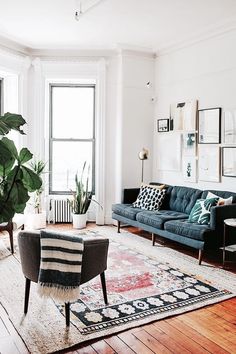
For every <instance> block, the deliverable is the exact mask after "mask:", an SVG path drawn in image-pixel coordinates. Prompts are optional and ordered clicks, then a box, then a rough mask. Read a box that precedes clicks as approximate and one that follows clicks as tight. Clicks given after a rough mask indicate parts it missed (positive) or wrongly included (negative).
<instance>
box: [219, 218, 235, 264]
mask: <svg viewBox="0 0 236 354" xmlns="http://www.w3.org/2000/svg"><path fill="white" fill-rule="evenodd" d="M229 227H236V219H225V220H224V238H223V247H221V249H222V250H223V268H224V266H225V252H226V251H228V252H236V243H235V244H231V245H228V246H226V241H227V229H228V228H229ZM235 242H236V239H235Z"/></svg>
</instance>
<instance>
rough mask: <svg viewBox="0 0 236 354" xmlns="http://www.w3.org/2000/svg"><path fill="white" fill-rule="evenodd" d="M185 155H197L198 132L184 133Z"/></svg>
mask: <svg viewBox="0 0 236 354" xmlns="http://www.w3.org/2000/svg"><path fill="white" fill-rule="evenodd" d="M182 136H183V155H184V156H195V155H196V134H195V133H183V135H182Z"/></svg>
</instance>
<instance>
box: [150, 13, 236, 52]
mask: <svg viewBox="0 0 236 354" xmlns="http://www.w3.org/2000/svg"><path fill="white" fill-rule="evenodd" d="M235 30H236V19H235V17H233V19H231V20H229V19H228V20H227V21H224V22H220V23H218V25H214V26H210V27H208V30H207V31H206V30H204V31H203V32H202V31H201V32H198V33H195V34H194V35H192V36H191V37H186V38H185V39H183V40H181V41H174V42H172V43H169V44H167V45H165V46H163V47H161V46H160V47H159V48H158V49H157V50H156V57H159V56H163V55H167V54H170V53H172V52H175V51H178V50H181V49H184V48H187V47H190V46H193V45H195V44H197V43H200V42H203V41H206V40H208V39H211V38H215V37H220V36H223V35H225V34H227V33H229V32H233V31H235Z"/></svg>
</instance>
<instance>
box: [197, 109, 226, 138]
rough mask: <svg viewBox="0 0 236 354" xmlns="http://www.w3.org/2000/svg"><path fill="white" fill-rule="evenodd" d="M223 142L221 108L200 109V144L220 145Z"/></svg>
mask: <svg viewBox="0 0 236 354" xmlns="http://www.w3.org/2000/svg"><path fill="white" fill-rule="evenodd" d="M220 142H221V107H217V108H207V109H199V111H198V143H199V144H220Z"/></svg>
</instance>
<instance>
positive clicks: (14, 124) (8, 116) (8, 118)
mask: <svg viewBox="0 0 236 354" xmlns="http://www.w3.org/2000/svg"><path fill="white" fill-rule="evenodd" d="M25 123H26V121H25V120H24V118H23V117H22V115H20V114H14V113H9V112H7V113H5V114H4V116H0V135H6V134H8V133H9V131H10V130H12V129H13V130H16V131H18V132H19V133H20V134H25V133H24V132H23V130H22V128H21V127H22V125H24V124H25Z"/></svg>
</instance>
